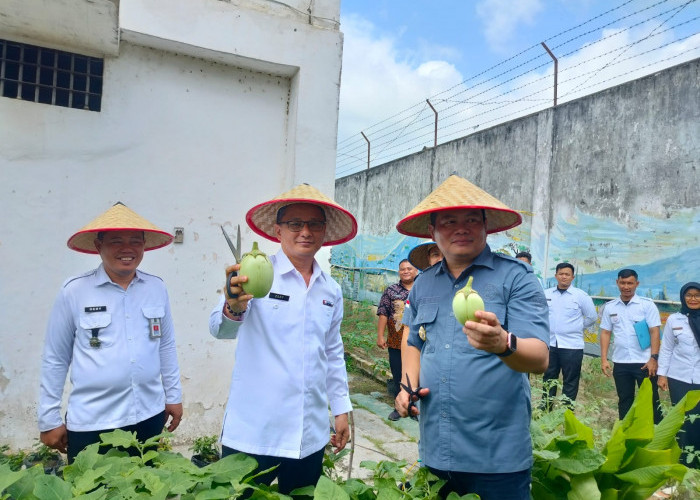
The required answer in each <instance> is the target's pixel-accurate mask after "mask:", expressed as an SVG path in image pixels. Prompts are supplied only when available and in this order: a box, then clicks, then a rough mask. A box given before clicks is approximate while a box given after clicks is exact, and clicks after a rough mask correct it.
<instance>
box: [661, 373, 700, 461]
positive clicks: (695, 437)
mask: <svg viewBox="0 0 700 500" xmlns="http://www.w3.org/2000/svg"><path fill="white" fill-rule="evenodd" d="M698 390H700V384H688V383H687V382H682V381H680V380H677V379H674V378H669V379H668V391H669V393H670V395H671V403H673V404H674V405H675V404H678V402H679V401H680V400H681V399H683V396H685V395H686V394H687V393H688V391H698ZM690 415H698V417H697V418H696V419H695V421H694V422H692V423H691V422H690V420H688V417H689V416H690ZM676 440H677V441H678V446H679V447H680V449H681V450H683V449H685V447H686V446H693V447H694V449H695V451H696V452H697V451H698V450H700V404H698V405H696V406H695V408H693V409H692V410H690V411H689V412H688V413H686V420H685V422H683V427H681V432H679V433H678V434H677V435H676ZM686 455H687V453H685V452H683V455H681V463H682V464H683V465H688V464H687V463H686V461H685V457H686ZM690 466H691V467H694V468H696V469H700V463H698V461H697V460H694V461H693V463H692V464H691V465H690Z"/></svg>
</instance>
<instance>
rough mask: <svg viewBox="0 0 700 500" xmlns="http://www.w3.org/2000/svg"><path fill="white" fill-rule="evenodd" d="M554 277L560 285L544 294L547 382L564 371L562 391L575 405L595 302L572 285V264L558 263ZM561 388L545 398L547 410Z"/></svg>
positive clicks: (554, 386) (593, 317) (545, 374)
mask: <svg viewBox="0 0 700 500" xmlns="http://www.w3.org/2000/svg"><path fill="white" fill-rule="evenodd" d="M554 277H555V278H556V280H557V286H555V287H552V288H548V289H547V290H545V291H544V294H545V297H546V298H547V305H548V306H549V366H548V368H547V371H546V372H545V373H544V381H545V382H547V381H549V380H557V379H558V378H559V373H560V372H561V374H562V378H563V381H564V386H563V389H562V392H563V393H564V395H565V396H566V397H567V398H569V400H571V401H572V402H573V401H575V400H576V396H577V395H578V386H579V380H580V378H581V364H582V362H583V347H584V342H583V331H584V330H585V329H586V328H588V327H590V326H591V325H593V324H594V323H595V320H596V318H597V314H596V310H595V306H594V305H593V300H591V298H590V297H589V296H588V294H587V293H586V292H584V291H583V290H581V289H579V288H576V287H575V286H571V283H572V282H573V280H574V266H572V265H571V264H569V263H568V262H561V263H559V264H557V267H556V272H555V274H554ZM556 395H557V386H556V385H552V387H550V388H549V395H548V396H549V397H547V398H545V400H546V406H547V409H551V408H552V398H554V396H556Z"/></svg>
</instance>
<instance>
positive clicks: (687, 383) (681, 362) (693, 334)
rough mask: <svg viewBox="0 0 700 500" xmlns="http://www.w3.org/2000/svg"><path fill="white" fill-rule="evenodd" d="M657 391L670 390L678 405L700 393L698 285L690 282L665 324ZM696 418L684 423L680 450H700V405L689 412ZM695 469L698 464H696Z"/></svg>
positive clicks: (699, 288) (679, 441)
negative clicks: (690, 395) (682, 400)
mask: <svg viewBox="0 0 700 500" xmlns="http://www.w3.org/2000/svg"><path fill="white" fill-rule="evenodd" d="M658 375H659V379H658V384H659V388H661V389H663V390H664V391H666V390H669V391H670V395H671V403H673V404H674V405H675V404H677V403H678V402H679V401H680V400H681V399H683V396H685V395H686V393H687V392H688V391H693V390H700V283H696V282H693V281H691V282H690V283H686V284H685V285H683V287H682V288H681V310H680V312H677V313H673V314H671V315H670V316H669V317H668V319H667V320H666V326H665V327H664V334H663V338H662V340H661V351H660V352H659V369H658ZM691 414H692V415H698V416H699V417H698V418H696V419H695V421H694V422H691V421H690V420H688V419H687V416H686V421H685V423H684V424H683V427H682V429H681V432H680V433H679V434H678V446H680V448H681V450H683V449H685V447H687V446H693V447H694V449H695V450H700V405H698V406H696V407H695V408H693V410H692V411H690V412H688V415H691ZM692 465H694V466H695V467H696V468H700V464H698V462H697V461H696V462H695V463H694V464H692Z"/></svg>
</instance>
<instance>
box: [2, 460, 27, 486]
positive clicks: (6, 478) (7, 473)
mask: <svg viewBox="0 0 700 500" xmlns="http://www.w3.org/2000/svg"><path fill="white" fill-rule="evenodd" d="M24 475H25V472H24V471H22V470H19V471H17V472H14V471H13V470H12V469H10V466H9V465H6V464H0V493H2V492H3V491H4V490H5V488H7V487H8V486H10V485H11V484H13V483H15V482H17V481H19V480H20V478H22V476H24Z"/></svg>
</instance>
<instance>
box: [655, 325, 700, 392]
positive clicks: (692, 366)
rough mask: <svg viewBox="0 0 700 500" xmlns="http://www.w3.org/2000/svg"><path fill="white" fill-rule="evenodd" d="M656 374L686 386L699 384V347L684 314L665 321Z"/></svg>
mask: <svg viewBox="0 0 700 500" xmlns="http://www.w3.org/2000/svg"><path fill="white" fill-rule="evenodd" d="M658 373H659V375H663V376H664V377H670V378H673V379H676V380H680V381H681V382H685V383H687V384H700V347H698V342H697V341H696V340H695V336H694V335H693V331H692V330H691V329H690V324H689V323H688V317H687V316H686V315H685V314H681V313H673V314H671V315H670V316H669V317H668V319H667V320H666V326H664V335H663V338H662V339H661V351H659V371H658Z"/></svg>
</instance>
